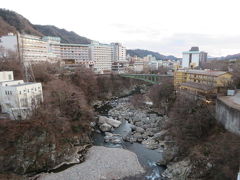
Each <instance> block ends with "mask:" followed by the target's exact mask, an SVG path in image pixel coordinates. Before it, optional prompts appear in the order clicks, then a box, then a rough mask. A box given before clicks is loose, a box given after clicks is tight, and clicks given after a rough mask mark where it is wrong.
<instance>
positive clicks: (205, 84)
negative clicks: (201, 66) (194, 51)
mask: <svg viewBox="0 0 240 180" xmlns="http://www.w3.org/2000/svg"><path fill="white" fill-rule="evenodd" d="M231 81H232V74H231V73H229V72H225V71H213V70H177V71H175V73H174V86H175V87H176V88H179V89H185V90H188V91H191V92H193V93H197V94H212V93H213V94H214V93H218V92H219V91H220V90H221V88H223V87H225V86H226V85H228V83H229V82H231Z"/></svg>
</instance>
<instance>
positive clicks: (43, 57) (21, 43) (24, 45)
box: [0, 33, 60, 64]
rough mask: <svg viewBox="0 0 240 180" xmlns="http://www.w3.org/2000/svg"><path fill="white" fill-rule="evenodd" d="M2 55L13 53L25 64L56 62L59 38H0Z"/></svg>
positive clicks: (16, 35) (18, 35)
mask: <svg viewBox="0 0 240 180" xmlns="http://www.w3.org/2000/svg"><path fill="white" fill-rule="evenodd" d="M0 46H1V47H2V49H4V55H5V56H7V55H8V53H10V52H12V53H13V52H14V53H15V54H17V55H18V57H19V58H20V59H21V60H22V61H23V62H24V63H26V64H28V63H39V62H50V63H53V62H58V61H59V60H60V38H59V37H50V36H44V37H39V36H33V35H28V34H19V33H18V34H12V33H10V34H9V35H7V36H2V37H0Z"/></svg>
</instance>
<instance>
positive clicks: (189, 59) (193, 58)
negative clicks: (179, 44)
mask: <svg viewBox="0 0 240 180" xmlns="http://www.w3.org/2000/svg"><path fill="white" fill-rule="evenodd" d="M205 62H207V53H206V52H203V51H199V48H198V47H192V48H191V49H190V50H189V51H185V52H183V58H182V68H195V67H199V66H202V64H204V63H205Z"/></svg>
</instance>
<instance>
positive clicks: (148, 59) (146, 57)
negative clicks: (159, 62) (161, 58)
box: [143, 54, 156, 63]
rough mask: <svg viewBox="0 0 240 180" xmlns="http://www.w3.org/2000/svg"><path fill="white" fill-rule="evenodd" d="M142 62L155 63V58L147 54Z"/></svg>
mask: <svg viewBox="0 0 240 180" xmlns="http://www.w3.org/2000/svg"><path fill="white" fill-rule="evenodd" d="M143 61H144V62H145V63H149V62H151V61H156V58H155V56H152V55H151V54H149V55H147V56H145V57H143Z"/></svg>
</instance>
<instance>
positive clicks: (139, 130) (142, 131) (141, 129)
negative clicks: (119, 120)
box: [136, 127, 145, 134]
mask: <svg viewBox="0 0 240 180" xmlns="http://www.w3.org/2000/svg"><path fill="white" fill-rule="evenodd" d="M136 132H138V133H142V134H143V133H144V132H145V130H144V129H143V128H141V127H136Z"/></svg>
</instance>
